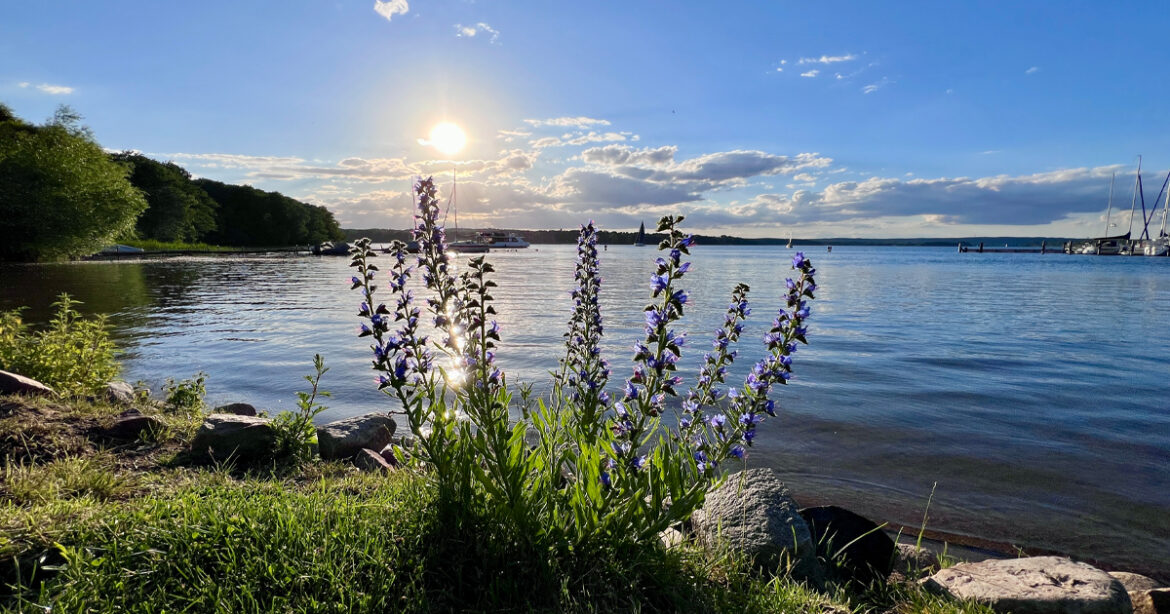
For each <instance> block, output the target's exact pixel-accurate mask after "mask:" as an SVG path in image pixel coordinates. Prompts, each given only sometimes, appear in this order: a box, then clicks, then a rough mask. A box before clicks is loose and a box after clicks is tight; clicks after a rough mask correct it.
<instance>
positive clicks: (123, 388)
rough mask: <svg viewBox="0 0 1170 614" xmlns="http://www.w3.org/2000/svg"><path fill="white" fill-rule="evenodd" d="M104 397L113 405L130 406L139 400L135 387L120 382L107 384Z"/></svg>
mask: <svg viewBox="0 0 1170 614" xmlns="http://www.w3.org/2000/svg"><path fill="white" fill-rule="evenodd" d="M102 396H103V398H105V400H106V401H108V402H109V403H111V404H113V405H125V406H130V405H133V404H134V401H136V400H137V398H136V395H135V394H134V386H131V385H130V384H127V383H126V382H123V381H118V380H115V381H112V382H109V383H107V384H106V389H105V390H104V391H103V394H102Z"/></svg>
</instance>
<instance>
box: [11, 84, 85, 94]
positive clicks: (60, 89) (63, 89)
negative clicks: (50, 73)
mask: <svg viewBox="0 0 1170 614" xmlns="http://www.w3.org/2000/svg"><path fill="white" fill-rule="evenodd" d="M17 85H18V86H20V87H22V88H29V87H35V88H36V89H37V90H40V91H42V92H44V93H46V94H49V95H50V96H64V95H66V94H72V93H73V88H72V87H69V86H68V85H50V84H48V83H42V84H40V85H37V86H33V84H31V83H29V82H28V81H21V82H20V83H17Z"/></svg>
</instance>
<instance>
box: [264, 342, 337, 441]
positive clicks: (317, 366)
mask: <svg viewBox="0 0 1170 614" xmlns="http://www.w3.org/2000/svg"><path fill="white" fill-rule="evenodd" d="M313 368H314V370H315V371H316V373H314V374H313V375H306V376H304V377H305V381H307V382H309V386H310V390H309V392H303V391H299V390H298V391H297V410H296V411H282V412H280V413H279V414H277V416H276V418H275V419H274V420H273V421H272V427H273V429H274V430H275V431H276V450H275V452H276V458H278V459H288V460H291V461H294V462H306V461H310V460H312V459H313V458H315V457H316V455H317V427H315V426H313V418H316V417H317V414H320V413H321V412H323V411H325V409H326V408H325V406H324V405H322V404H320V403H318V402H317V397H319V396H322V397H327V396H330V393H329V392H328V391H326V390H321V389H320V384H321V376H322V375H325V372H326V371H328V370H329V367H326V366H325V360H324V359H323V358H321V355H320V354H314V355H313Z"/></svg>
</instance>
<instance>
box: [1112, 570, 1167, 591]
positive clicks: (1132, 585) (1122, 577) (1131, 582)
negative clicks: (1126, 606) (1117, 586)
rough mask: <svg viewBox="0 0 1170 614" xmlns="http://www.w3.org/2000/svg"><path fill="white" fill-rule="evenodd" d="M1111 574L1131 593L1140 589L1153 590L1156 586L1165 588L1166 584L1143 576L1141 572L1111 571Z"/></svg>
mask: <svg viewBox="0 0 1170 614" xmlns="http://www.w3.org/2000/svg"><path fill="white" fill-rule="evenodd" d="M1109 575H1111V576H1113V577H1114V578H1117V581H1118V582H1121V585H1122V586H1124V587H1125V590H1126V591H1128V592H1131V593H1136V592H1138V591H1151V590H1154V589H1155V588H1165V586H1166V585H1164V584H1162V583H1161V582H1159V581H1157V580H1155V579H1153V578H1148V577H1146V576H1143V575H1141V574H1139V573H1130V572H1128V571H1111V572H1109Z"/></svg>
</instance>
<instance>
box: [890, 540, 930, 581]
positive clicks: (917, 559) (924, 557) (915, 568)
mask: <svg viewBox="0 0 1170 614" xmlns="http://www.w3.org/2000/svg"><path fill="white" fill-rule="evenodd" d="M895 546H896V547H897V551H895V553H894V568H893V569H892V570H891V573H894V574H901V575H902V576H903V577H909V578H918V577H920V576H922V575H924V574H932V573H934V572H936V571H938V570H939V568H940V567H941V566H942V565H941V564H940V562H939V560H938V555H937V554H935V553H934V552H933V551H931V550H928V549H926V548H921V547H918V546H915V545H914V544H895Z"/></svg>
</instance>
